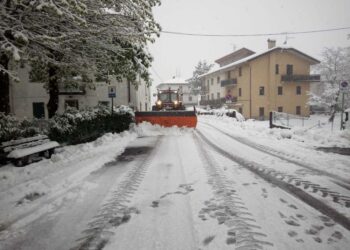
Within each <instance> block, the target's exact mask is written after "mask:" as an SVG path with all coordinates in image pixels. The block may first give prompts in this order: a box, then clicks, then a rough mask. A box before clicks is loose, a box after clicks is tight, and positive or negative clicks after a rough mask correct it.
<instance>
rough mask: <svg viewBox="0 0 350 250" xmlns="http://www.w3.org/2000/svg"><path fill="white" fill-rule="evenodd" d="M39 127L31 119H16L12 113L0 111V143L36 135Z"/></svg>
mask: <svg viewBox="0 0 350 250" xmlns="http://www.w3.org/2000/svg"><path fill="white" fill-rule="evenodd" d="M40 132H41V131H40V129H39V128H38V127H37V126H35V125H34V124H33V122H32V121H29V120H27V119H24V120H22V121H20V120H18V119H17V118H16V117H14V116H12V115H5V114H4V113H0V143H1V142H5V141H11V140H16V139H21V138H26V137H31V136H35V135H38V134H39V133H40Z"/></svg>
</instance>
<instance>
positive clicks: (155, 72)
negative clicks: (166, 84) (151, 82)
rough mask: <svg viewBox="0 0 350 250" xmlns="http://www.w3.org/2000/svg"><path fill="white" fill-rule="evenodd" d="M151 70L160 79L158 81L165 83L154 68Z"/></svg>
mask: <svg viewBox="0 0 350 250" xmlns="http://www.w3.org/2000/svg"><path fill="white" fill-rule="evenodd" d="M151 69H152V71H153V73H154V74H155V75H156V76H157V77H158V79H159V80H160V81H161V82H163V80H162V78H161V77H160V76H159V74H158V73H157V71H156V70H155V69H154V67H153V66H152V67H151Z"/></svg>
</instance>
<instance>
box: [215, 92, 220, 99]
mask: <svg viewBox="0 0 350 250" xmlns="http://www.w3.org/2000/svg"><path fill="white" fill-rule="evenodd" d="M216 97H217V99H218V100H219V99H220V93H219V92H217V93H216Z"/></svg>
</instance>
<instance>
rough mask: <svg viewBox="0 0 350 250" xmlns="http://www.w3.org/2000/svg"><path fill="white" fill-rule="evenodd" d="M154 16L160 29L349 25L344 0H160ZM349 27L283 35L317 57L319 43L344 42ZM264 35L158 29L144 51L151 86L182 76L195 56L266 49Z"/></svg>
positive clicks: (348, 4)
mask: <svg viewBox="0 0 350 250" xmlns="http://www.w3.org/2000/svg"><path fill="white" fill-rule="evenodd" d="M154 16H155V19H156V21H157V22H159V23H160V25H161V26H162V29H163V30H164V31H177V32H187V33H207V34H254V33H279V32H293V31H306V30H319V29H328V28H339V27H348V26H350V0H162V4H161V6H159V7H156V8H154ZM348 34H350V29H348V30H343V31H333V32H325V33H316V34H300V35H289V36H291V38H289V39H288V46H292V47H295V48H297V49H299V50H301V51H303V52H305V53H307V54H309V55H311V56H313V57H315V58H317V59H321V56H320V54H321V51H322V49H323V48H324V47H332V46H341V47H344V46H350V39H349V36H348ZM268 38H271V39H276V40H277V45H282V44H283V42H284V41H285V35H283V36H266V37H193V36H178V35H171V34H164V33H162V34H161V36H160V38H157V39H156V42H155V43H154V44H151V45H150V46H149V50H150V52H151V54H152V55H153V57H154V62H153V66H152V69H151V73H152V78H153V79H154V83H153V86H155V85H158V84H159V83H160V82H161V81H165V80H167V79H170V78H171V77H172V76H175V75H177V76H180V77H182V78H185V79H188V78H190V77H191V76H192V72H193V70H194V67H195V65H196V64H197V62H198V61H199V60H206V61H207V62H209V63H213V62H214V60H216V59H218V58H220V57H222V56H224V55H226V54H228V53H231V52H232V51H233V49H234V47H235V48H236V49H239V48H241V47H246V48H249V49H251V50H253V51H255V52H261V51H263V50H266V49H267V39H268Z"/></svg>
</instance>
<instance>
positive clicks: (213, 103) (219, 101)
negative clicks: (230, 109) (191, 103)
mask: <svg viewBox="0 0 350 250" xmlns="http://www.w3.org/2000/svg"><path fill="white" fill-rule="evenodd" d="M235 102H237V97H231V98H230V99H226V98H220V99H215V100H201V101H200V105H203V106H206V105H209V106H211V107H221V106H222V105H224V104H228V103H235Z"/></svg>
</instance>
